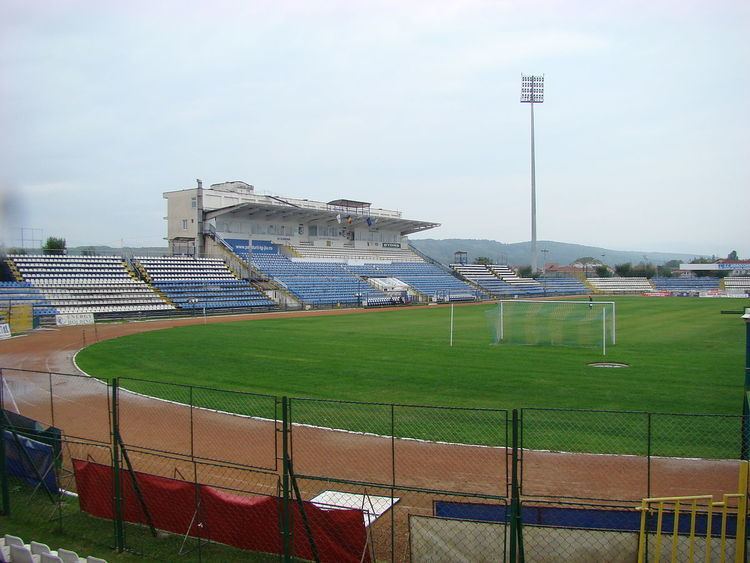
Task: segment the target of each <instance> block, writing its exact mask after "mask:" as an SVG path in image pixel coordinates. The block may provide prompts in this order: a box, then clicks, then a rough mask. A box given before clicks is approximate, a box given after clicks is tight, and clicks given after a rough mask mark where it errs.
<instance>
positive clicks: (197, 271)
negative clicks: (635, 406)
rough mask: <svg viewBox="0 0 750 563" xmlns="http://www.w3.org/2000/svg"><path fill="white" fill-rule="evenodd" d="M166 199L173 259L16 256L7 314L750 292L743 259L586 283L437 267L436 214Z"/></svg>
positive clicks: (269, 199)
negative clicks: (426, 239)
mask: <svg viewBox="0 0 750 563" xmlns="http://www.w3.org/2000/svg"><path fill="white" fill-rule="evenodd" d="M164 199H166V201H167V217H166V220H167V237H166V238H167V241H168V255H167V256H136V257H130V258H128V257H124V256H73V255H67V254H61V255H46V254H31V255H26V254H21V253H18V254H12V255H9V256H6V257H5V259H4V261H2V260H0V262H2V263H0V266H1V267H2V268H3V272H4V274H3V275H4V279H5V280H7V281H0V304H2V307H0V309H2V310H3V311H0V314H3V315H4V316H7V311H10V309H11V308H12V307H15V308H19V307H20V308H25V309H26V310H28V311H31V313H30V314H32V315H33V317H34V319H37V320H41V319H46V320H47V321H49V320H50V318H53V319H54V320H55V321H57V322H60V320H59V319H58V318H57V317H60V316H65V315H68V316H70V315H76V314H84V315H96V318H97V319H104V318H127V317H129V316H138V317H143V316H157V317H158V316H163V315H181V314H184V315H192V314H195V313H196V311H198V310H202V311H203V312H204V314H208V313H210V314H226V313H235V312H254V311H261V310H269V309H276V308H284V309H287V308H291V309H296V308H326V307H356V306H365V307H375V306H388V305H401V304H406V303H414V302H420V303H427V302H442V303H447V302H459V301H478V300H485V299H507V298H516V297H517V298H529V297H545V296H563V295H583V294H591V293H606V294H639V293H651V294H654V293H658V294H663V295H714V294H717V293H719V294H726V295H730V296H738V297H741V296H746V295H749V294H750V277H749V276H747V275H746V274H747V272H748V271H750V264H749V263H746V262H742V261H734V262H729V261H721V260H719V261H717V263H715V264H681V265H680V272H681V275H680V277H673V278H654V279H652V280H649V279H647V278H645V277H640V278H639V277H601V278H597V277H588V278H586V277H585V275H581V272H579V271H573V270H571V271H568V270H564V268H558V269H555V268H553V267H551V268H549V271H548V273H546V274H543V275H541V276H538V277H537V278H536V279H532V278H526V277H522V276H520V275H518V273H517V272H516V271H515V270H514V269H512V268H511V267H509V266H508V265H505V264H487V265H485V264H467V263H466V261H465V258H466V256H465V254H466V253H465V252H458V253H457V256H459V255H462V257H463V260H458V263H454V264H451V265H449V266H446V265H444V264H441V263H439V262H437V261H435V260H433V259H431V258H430V257H429V256H426V255H425V254H423V253H422V252H420V251H419V250H417V249H416V248H414V247H413V246H412V245H411V244H410V242H409V238H408V237H409V236H410V235H413V234H416V233H420V232H423V231H425V230H428V229H432V228H435V227H437V226H439V225H438V224H437V223H433V222H429V221H420V220H414V219H408V218H405V217H404V216H403V215H402V213H401V212H400V211H394V210H388V209H380V208H376V207H373V206H372V205H371V204H370V203H368V202H364V201H356V200H351V199H337V200H333V201H329V202H327V203H325V202H320V201H313V200H309V199H300V198H291V197H282V196H277V195H266V194H260V193H257V192H256V191H255V188H254V187H253V186H251V185H249V184H247V183H245V182H238V181H233V182H223V183H219V184H212V185H211V186H210V187H208V188H204V187H203V184H202V182H201V181H198V184H197V185H196V186H195V187H192V188H187V189H181V190H175V191H168V192H165V193H164ZM694 270H724V271H727V273H729V274H730V277H726V278H724V279H723V280H721V279H719V277H711V275H702V274H701V277H698V276H696V275H695V271H694ZM88 318H90V319H91V320H90V321H86V322H93V317H87V319H88ZM35 322H36V321H35ZM71 322H72V321H71Z"/></svg>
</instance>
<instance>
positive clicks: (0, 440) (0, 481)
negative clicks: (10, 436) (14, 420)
mask: <svg viewBox="0 0 750 563" xmlns="http://www.w3.org/2000/svg"><path fill="white" fill-rule="evenodd" d="M4 383H5V382H4V380H3V372H2V370H0V408H5V405H4V404H3V403H2V388H3V385H4ZM0 489H1V490H2V507H0V508H2V510H0V514H2V515H3V516H10V490H9V488H8V472H7V471H6V467H5V411H4V410H3V411H2V416H0Z"/></svg>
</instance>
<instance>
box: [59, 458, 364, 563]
mask: <svg viewBox="0 0 750 563" xmlns="http://www.w3.org/2000/svg"><path fill="white" fill-rule="evenodd" d="M73 467H74V469H75V477H76V486H77V488H78V496H79V502H80V505H81V510H83V511H84V512H88V513H89V514H92V515H94V516H98V517H100V518H109V519H113V518H114V503H113V500H112V496H113V495H112V490H113V481H112V468H111V467H109V466H107V465H101V464H98V463H93V462H89V461H81V460H73ZM135 477H136V480H137V482H138V486H139V488H140V490H141V493H142V496H143V501H144V503H145V506H146V508H147V510H148V512H149V514H150V517H151V523H152V524H153V526H154V527H155V528H157V529H159V530H165V531H168V532H174V533H175V534H182V535H185V534H187V535H190V536H193V537H201V538H204V539H210V540H211V541H215V542H218V543H223V544H227V545H232V546H235V547H238V548H241V549H248V550H252V551H263V552H267V553H282V540H281V532H280V527H279V526H280V522H281V520H280V518H281V516H280V512H281V499H278V498H276V497H269V496H255V497H243V496H239V495H235V494H231V493H227V492H224V491H221V490H219V489H215V488H213V487H207V486H205V485H196V484H194V483H188V482H185V481H180V480H177V479H168V478H166V477H158V476H156V475H149V474H147V473H139V472H135ZM121 482H122V487H121V491H122V498H123V518H124V519H125V520H126V521H128V522H133V523H138V524H148V520H147V518H146V515H145V513H144V511H143V509H142V507H141V503H140V501H139V500H138V497H137V495H136V493H135V490H134V488H133V482H132V479H131V478H130V472H128V471H121ZM303 505H304V511H305V515H306V516H307V520H308V523H309V526H310V529H311V530H312V536H313V538H314V539H315V546H316V548H317V551H318V557H319V558H320V560H321V561H332V562H333V561H355V562H359V561H369V560H370V558H369V556H368V554H367V553H366V543H367V533H366V531H365V525H364V519H363V515H362V511H360V510H353V509H344V510H323V509H320V508H318V507H317V506H315V505H314V504H312V503H311V502H307V501H305V502H304V503H303ZM196 509H197V510H196ZM292 521H293V541H294V544H293V545H294V555H295V556H297V557H302V558H304V559H312V558H313V554H312V550H311V547H310V542H309V539H308V537H307V533H306V531H305V527H304V523H303V519H302V514H301V511H300V507H299V504H298V503H296V502H295V503H293V504H292ZM363 553H364V559H363Z"/></svg>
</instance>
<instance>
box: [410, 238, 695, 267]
mask: <svg viewBox="0 0 750 563" xmlns="http://www.w3.org/2000/svg"><path fill="white" fill-rule="evenodd" d="M410 242H411V244H412V245H413V246H414V247H415V248H417V249H418V250H419V251H420V252H423V253H425V254H426V255H428V256H430V257H431V258H433V259H435V260H437V261H438V262H442V263H443V264H451V263H452V262H453V261H454V260H453V253H454V252H456V251H457V250H463V251H465V252H466V253H467V259H468V260H469V262H473V261H474V260H475V259H476V258H478V257H480V256H486V257H487V258H489V259H490V260H491V261H492V262H493V263H499V264H503V263H507V264H511V265H513V266H524V265H528V264H529V263H530V259H529V256H530V255H531V242H516V243H512V244H504V243H502V242H498V241H496V240H476V239H443V240H438V239H416V240H411V241H410ZM537 245H538V248H539V250H540V253H539V265H540V266H541V263H542V261H545V262H547V263H556V264H570V263H572V262H575V261H576V260H577V259H578V258H583V257H585V256H590V257H593V258H596V259H597V260H601V261H602V262H604V263H606V264H609V265H610V266H613V265H615V264H623V263H625V262H632V263H633V264H638V263H640V262H647V263H652V264H663V263H665V262H668V261H669V260H679V261H680V262H688V261H690V260H692V259H693V258H696V257H698V256H701V255H700V254H679V253H676V252H641V251H637V250H628V251H625V250H611V249H609V248H599V247H597V246H585V245H582V244H568V243H565V242H555V241H551V240H543V241H538V242H537ZM542 249H546V250H549V252H547V253H546V258H545V255H544V253H542V252H541V250H542Z"/></svg>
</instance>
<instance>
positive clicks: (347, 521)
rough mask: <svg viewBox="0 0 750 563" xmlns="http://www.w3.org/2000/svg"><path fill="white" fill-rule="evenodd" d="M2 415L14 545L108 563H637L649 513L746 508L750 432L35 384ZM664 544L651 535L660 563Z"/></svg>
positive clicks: (584, 415) (665, 421)
mask: <svg viewBox="0 0 750 563" xmlns="http://www.w3.org/2000/svg"><path fill="white" fill-rule="evenodd" d="M0 406H1V407H2V417H0V422H1V424H2V428H0V430H1V431H0V436H2V440H0V457H2V459H0V462H2V463H0V468H2V471H0V477H1V484H2V491H1V492H2V495H0V500H1V501H2V503H1V505H0V506H1V507H2V510H3V514H4V516H2V517H0V523H1V524H2V527H3V530H6V531H9V532H11V533H12V531H17V533H18V535H24V534H25V535H27V536H28V535H29V534H31V536H29V537H26V538H24V539H26V540H27V541H28V540H32V539H33V540H36V541H43V542H45V543H48V544H50V546H51V547H53V548H55V547H73V548H77V549H79V551H83V552H85V554H87V555H88V554H91V555H98V556H100V557H104V558H105V559H106V558H107V555H108V554H111V553H112V551H111V550H112V549H115V550H117V551H119V552H122V553H123V555H121V556H120V557H125V558H127V557H128V555H127V554H128V553H130V554H132V555H133V557H134V558H135V557H138V558H148V559H155V560H170V561H171V560H183V559H184V560H187V561H241V560H249V561H259V560H260V561H263V560H278V559H285V560H291V559H300V560H317V561H360V562H361V561H407V560H413V561H454V560H465V561H485V560H486V561H490V560H492V561H497V560H511V561H515V560H519V559H520V558H521V557H523V558H524V560H527V561H553V560H554V561H559V560H575V561H587V560H589V561H599V560H604V559H610V560H612V561H620V560H623V561H624V560H633V558H634V557H635V553H636V551H637V549H638V541H639V538H640V535H639V534H640V528H639V522H640V513H639V512H638V511H637V510H635V506H636V505H637V504H639V503H640V502H641V499H643V498H646V497H655V496H658V497H662V496H679V495H712V496H713V497H714V498H717V499H718V498H719V497H720V495H722V494H726V493H728V492H735V491H736V490H737V474H738V468H739V467H740V464H741V461H740V459H741V457H742V453H743V452H746V451H747V450H748V448H747V446H748V444H743V438H742V436H743V432H742V428H743V424H742V423H743V419H742V417H740V416H718V415H710V416H709V415H705V416H704V415H702V416H695V415H685V414H663V413H660V414H656V413H645V412H616V411H584V410H562V409H531V408H528V409H522V410H521V411H520V413H516V412H515V411H514V412H513V413H510V412H508V411H506V410H502V409H468V408H456V407H430V406H419V405H399V404H391V403H359V402H342V401H329V400H319V399H298V398H294V399H286V398H283V397H275V396H272V395H262V394H252V393H241V392H229V391H220V390H215V389H208V388H202V387H191V386H184V385H173V384H168V383H163V382H154V381H148V380H139V379H130V378H129V379H115V380H111V381H109V380H97V379H92V378H88V377H80V376H77V375H68V374H57V373H41V372H34V371H24V370H17V369H2V370H0ZM511 415H512V416H511ZM733 510H734V513H732V512H731V510H730V513H729V515H728V518H729V525H728V527H727V531H726V534H728V535H727V537H730V539H731V537H734V536H733V534H737V530H738V524H737V520H736V519H737V517H738V513H739V509H738V508H737V507H735V508H733ZM665 518H668V517H665ZM696 518H697V521H698V522H699V527H700V522H701V521H707V520H706V517H705V516H701V515H700V514H699V515H698V516H696ZM701 518H703V520H701ZM732 518H734V519H735V520H734V521H733V520H731V519H732ZM732 522H734V524H733V523H732ZM733 526H734V527H733ZM704 528H705V524H704ZM656 530H657V527H656V519H655V518H653V517H651V516H649V517H648V519H647V527H646V534H648V535H649V537H648V538H647V542H646V546H645V547H646V549H645V551H646V555H647V556H648V554H649V550H651V551H650V553H651V554H652V556H653V553H655V551H654V549H655V547H651V546H652V544H653V543H654V538H655V537H656V535H657V534H656ZM680 533H681V534H682V536H685V537H687V535H689V529H688V530H687V531H686V532H684V533H683V531H682V530H681V531H680ZM670 541H671V540H670ZM686 541H687V540H685V539H684V538H683V539H681V540H680V542H681V544H680V545H682V544H683V543H684V544H686V545H687V543H686ZM704 542H705V540H704ZM688 543H689V542H688ZM716 545H718V543H717V544H714V547H713V548H712V549H714V550H716V549H718V548H716ZM732 549H734V548H732Z"/></svg>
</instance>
